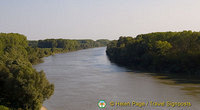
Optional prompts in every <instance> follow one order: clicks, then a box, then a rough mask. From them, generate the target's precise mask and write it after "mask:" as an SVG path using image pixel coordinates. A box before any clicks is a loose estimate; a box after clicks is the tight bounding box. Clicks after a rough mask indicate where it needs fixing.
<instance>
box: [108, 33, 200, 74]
mask: <svg viewBox="0 0 200 110" xmlns="http://www.w3.org/2000/svg"><path fill="white" fill-rule="evenodd" d="M106 53H107V55H108V57H109V59H110V60H111V61H113V62H116V63H118V64H121V65H125V66H128V67H131V68H134V69H139V70H145V71H150V72H164V73H181V74H183V73H185V74H190V75H198V76H199V75H200V32H192V31H183V32H156V33H149V34H141V35H138V36H136V37H135V38H133V37H120V38H119V40H114V41H112V42H110V43H109V44H108V46H107V51H106Z"/></svg>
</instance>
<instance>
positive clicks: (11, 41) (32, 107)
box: [0, 33, 109, 110]
mask: <svg viewBox="0 0 200 110" xmlns="http://www.w3.org/2000/svg"><path fill="white" fill-rule="evenodd" d="M108 42H109V41H108V40H105V39H102V40H97V41H93V40H67V39H46V40H39V41H27V38H26V37H25V36H24V35H21V34H17V33H8V34H7V33H0V109H1V110H8V109H13V110H39V109H40V107H41V106H42V103H43V102H44V101H45V100H46V99H48V98H50V96H51V95H52V94H53V92H54V85H53V84H51V83H50V82H49V81H48V80H47V78H46V76H45V73H44V72H43V71H40V72H38V71H36V70H35V69H34V68H33V67H32V65H33V64H36V63H39V62H41V61H42V60H41V58H43V57H45V56H49V55H53V54H55V53H61V52H68V51H74V50H79V49H85V48H92V47H99V46H106V45H107V44H108Z"/></svg>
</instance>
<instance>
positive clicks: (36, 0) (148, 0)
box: [0, 0, 200, 40]
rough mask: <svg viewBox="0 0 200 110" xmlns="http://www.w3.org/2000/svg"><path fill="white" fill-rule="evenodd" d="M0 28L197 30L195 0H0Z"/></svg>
mask: <svg viewBox="0 0 200 110" xmlns="http://www.w3.org/2000/svg"><path fill="white" fill-rule="evenodd" d="M0 14H1V15H0V32H6V33H8V32H14V33H21V34H24V35H26V36H27V37H28V39H29V40H38V39H46V38H66V39H86V38H89V39H94V40H96V39H101V38H106V39H118V37H119V36H133V37H134V36H136V35H137V34H142V33H150V32H158V31H159V32H160V31H182V30H193V31H199V30H200V0H0Z"/></svg>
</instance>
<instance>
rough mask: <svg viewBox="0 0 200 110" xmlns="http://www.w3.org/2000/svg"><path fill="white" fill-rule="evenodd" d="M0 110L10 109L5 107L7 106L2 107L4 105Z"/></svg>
mask: <svg viewBox="0 0 200 110" xmlns="http://www.w3.org/2000/svg"><path fill="white" fill-rule="evenodd" d="M0 110H9V108H8V107H5V106H2V105H0Z"/></svg>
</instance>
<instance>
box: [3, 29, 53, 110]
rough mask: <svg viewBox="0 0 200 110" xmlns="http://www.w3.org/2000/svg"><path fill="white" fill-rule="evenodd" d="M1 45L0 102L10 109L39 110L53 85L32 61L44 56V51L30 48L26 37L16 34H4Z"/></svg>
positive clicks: (50, 92)
mask: <svg viewBox="0 0 200 110" xmlns="http://www.w3.org/2000/svg"><path fill="white" fill-rule="evenodd" d="M0 46H1V47H0V103H1V104H2V105H5V106H7V107H9V108H11V109H20V108H21V109H23V110H39V109H40V107H41V105H42V103H43V101H45V100H46V99H48V98H50V96H51V95H52V94H53V91H54V85H52V84H50V83H49V81H48V80H47V79H46V76H45V73H44V72H43V71H41V72H37V71H36V70H35V69H34V68H32V64H31V63H33V62H30V61H35V59H37V60H38V59H40V58H42V57H44V56H45V55H44V53H45V52H44V51H45V50H43V51H41V50H40V49H37V48H31V47H29V46H28V43H27V40H26V37H25V36H23V35H20V34H14V33H10V34H5V33H1V34H0ZM34 58H35V59H34Z"/></svg>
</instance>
